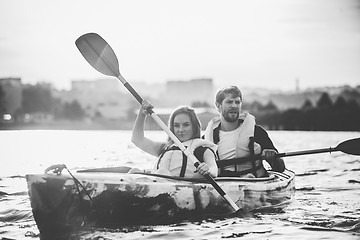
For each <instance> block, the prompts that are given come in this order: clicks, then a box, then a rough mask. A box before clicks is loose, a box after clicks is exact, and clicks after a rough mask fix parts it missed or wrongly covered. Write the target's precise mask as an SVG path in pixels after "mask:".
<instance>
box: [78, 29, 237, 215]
mask: <svg viewBox="0 0 360 240" xmlns="http://www.w3.org/2000/svg"><path fill="white" fill-rule="evenodd" d="M75 44H76V46H77V48H78V49H79V51H80V53H81V54H82V55H83V57H84V58H85V59H86V61H87V62H88V63H89V64H90V65H91V66H92V67H93V68H95V69H96V70H98V71H99V72H101V73H103V74H105V75H108V76H113V77H116V78H117V79H119V80H120V82H122V83H123V85H124V86H125V87H126V88H127V89H128V90H129V91H130V93H131V94H132V95H133V96H134V97H135V98H136V100H137V101H138V102H139V103H140V104H142V102H143V99H142V98H141V97H140V95H139V94H138V93H137V92H136V91H135V90H134V89H133V88H132V86H131V85H130V84H129V83H128V82H127V81H126V80H125V78H124V77H123V76H121V74H120V71H119V62H118V59H117V57H116V54H115V52H114V51H113V49H112V48H111V47H110V45H109V44H108V43H107V42H106V41H105V40H104V39H103V38H102V37H100V36H99V35H98V34H96V33H87V34H84V35H82V36H80V37H79V38H78V39H77V40H76V41H75ZM148 112H149V114H150V115H151V117H152V118H153V119H154V121H155V122H156V123H157V124H158V125H159V126H160V127H161V129H163V130H164V131H165V132H166V133H167V134H168V135H169V137H170V138H171V139H172V140H173V141H174V143H175V144H176V145H177V146H178V147H179V148H180V149H181V151H183V152H184V154H185V155H186V156H187V157H188V158H189V159H190V160H191V161H192V162H193V163H194V165H195V166H196V167H197V166H198V165H199V164H200V163H199V161H198V160H197V159H196V157H195V156H194V155H193V154H192V153H191V152H190V151H189V150H187V149H186V148H185V146H184V144H182V143H181V142H180V141H179V139H178V138H177V137H176V136H175V135H174V134H173V133H172V132H171V131H170V129H169V128H168V127H167V126H166V125H165V124H164V123H163V122H162V121H161V119H160V118H159V117H158V116H157V115H156V114H155V112H154V111H153V110H148ZM205 177H206V179H207V180H208V181H209V182H210V183H211V185H212V186H213V187H214V188H215V189H216V191H217V192H218V193H219V194H220V195H221V196H222V197H223V198H224V199H225V200H226V201H227V202H228V203H229V204H230V206H231V207H232V208H233V209H234V211H236V212H238V211H239V210H240V209H239V207H238V206H237V205H236V204H235V202H234V201H233V200H232V199H231V198H230V197H229V196H228V195H227V194H226V193H225V192H224V190H223V189H222V188H221V187H220V186H219V185H218V184H217V183H216V182H215V180H214V179H213V178H212V177H211V176H210V175H206V176H205Z"/></svg>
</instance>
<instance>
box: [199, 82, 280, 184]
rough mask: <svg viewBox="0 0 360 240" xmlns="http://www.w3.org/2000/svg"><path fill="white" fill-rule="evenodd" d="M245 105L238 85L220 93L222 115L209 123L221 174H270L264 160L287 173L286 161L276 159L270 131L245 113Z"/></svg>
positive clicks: (208, 137) (207, 134) (207, 133)
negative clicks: (243, 108)
mask: <svg viewBox="0 0 360 240" xmlns="http://www.w3.org/2000/svg"><path fill="white" fill-rule="evenodd" d="M241 104H242V93H241V91H240V89H239V88H238V87H236V86H231V87H227V88H224V89H221V90H219V91H218V92H217V93H216V99H215V106H216V108H217V110H218V112H219V114H220V116H219V117H215V118H214V119H212V120H211V121H210V122H209V123H208V126H207V127H206V130H205V134H204V138H205V140H208V141H211V142H214V143H216V144H218V156H219V161H218V165H219V169H220V174H219V176H239V177H267V176H268V173H267V171H266V170H265V168H264V166H263V164H262V159H263V160H266V161H267V162H268V163H269V164H270V166H271V168H272V170H274V171H277V172H283V171H284V170H285V164H284V161H283V160H282V159H281V158H276V153H277V149H276V148H275V147H274V144H273V143H272V141H271V139H270V138H269V136H268V134H267V132H266V131H265V130H264V128H262V127H261V126H259V125H256V123H255V117H254V116H252V115H251V114H249V113H241ZM255 155H257V156H256V157H251V156H255ZM259 156H261V157H259Z"/></svg>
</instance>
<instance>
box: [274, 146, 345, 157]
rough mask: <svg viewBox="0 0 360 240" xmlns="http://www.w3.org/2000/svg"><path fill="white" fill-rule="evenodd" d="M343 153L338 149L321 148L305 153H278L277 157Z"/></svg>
mask: <svg viewBox="0 0 360 240" xmlns="http://www.w3.org/2000/svg"><path fill="white" fill-rule="evenodd" d="M335 151H341V150H338V149H336V148H331V147H330V148H320V149H314V150H305V151H296V152H286V153H278V154H276V157H291V156H299V155H307V154H315V153H326V152H330V153H331V152H335Z"/></svg>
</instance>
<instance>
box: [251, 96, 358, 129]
mask: <svg viewBox="0 0 360 240" xmlns="http://www.w3.org/2000/svg"><path fill="white" fill-rule="evenodd" d="M247 107H248V108H249V109H252V110H254V115H255V116H256V121H257V123H258V124H260V125H264V126H266V127H267V128H268V129H274V130H277V129H281V130H299V131H360V106H359V104H358V103H357V102H356V101H355V100H354V99H352V100H348V101H347V100H345V98H344V97H342V96H338V97H337V98H336V100H335V101H332V100H331V98H330V96H329V94H328V93H322V95H321V97H320V98H319V100H318V101H317V102H316V103H315V104H313V103H312V102H311V101H310V100H306V101H305V102H304V104H303V106H302V107H301V108H299V109H295V108H291V109H287V110H284V111H279V110H278V109H277V108H276V106H275V105H274V104H272V103H271V102H269V104H267V105H265V106H262V105H261V104H259V103H252V104H249V105H248V106H247Z"/></svg>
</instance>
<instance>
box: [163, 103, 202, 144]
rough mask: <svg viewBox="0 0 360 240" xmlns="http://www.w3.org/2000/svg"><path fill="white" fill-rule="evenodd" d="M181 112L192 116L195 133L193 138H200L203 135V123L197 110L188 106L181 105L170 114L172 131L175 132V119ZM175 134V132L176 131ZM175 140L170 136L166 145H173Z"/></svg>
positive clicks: (191, 120) (169, 124)
mask: <svg viewBox="0 0 360 240" xmlns="http://www.w3.org/2000/svg"><path fill="white" fill-rule="evenodd" d="M179 114H187V115H188V116H189V117H190V122H191V124H192V128H193V135H192V137H191V139H194V138H200V136H201V123H200V120H199V118H198V116H197V115H196V113H195V110H194V109H193V108H191V107H188V106H179V107H177V108H176V109H175V110H174V112H173V113H172V114H171V115H170V118H169V123H168V126H169V128H170V131H171V132H172V133H174V119H175V117H176V116H177V115H179ZM174 134H175V133H174ZM173 143H174V142H173V140H171V138H170V137H169V138H168V140H167V143H166V146H165V147H168V146H171V145H172V144H173Z"/></svg>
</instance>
